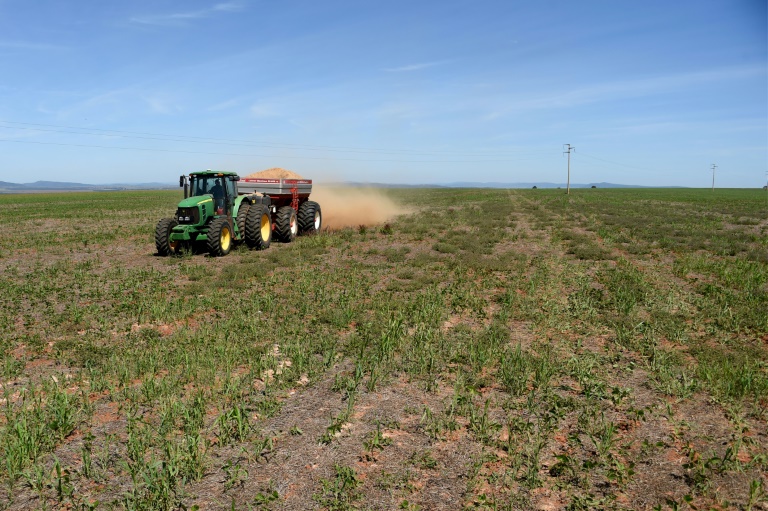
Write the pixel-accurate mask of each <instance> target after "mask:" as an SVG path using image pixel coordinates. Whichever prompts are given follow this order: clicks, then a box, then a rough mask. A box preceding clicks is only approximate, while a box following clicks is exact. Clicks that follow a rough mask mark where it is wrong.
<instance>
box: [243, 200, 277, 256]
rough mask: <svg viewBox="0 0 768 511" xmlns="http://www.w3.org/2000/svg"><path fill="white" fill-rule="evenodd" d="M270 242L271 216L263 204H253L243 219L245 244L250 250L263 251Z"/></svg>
mask: <svg viewBox="0 0 768 511" xmlns="http://www.w3.org/2000/svg"><path fill="white" fill-rule="evenodd" d="M271 241H272V216H271V215H270V214H269V208H268V207H267V206H265V205H263V204H253V205H251V207H250V209H249V210H248V217H247V218H246V219H245V242H246V243H247V244H248V246H249V247H250V248H253V249H256V250H264V249H265V248H269V243H270V242H271Z"/></svg>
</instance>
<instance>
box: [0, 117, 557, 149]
mask: <svg viewBox="0 0 768 511" xmlns="http://www.w3.org/2000/svg"><path fill="white" fill-rule="evenodd" d="M0 123H2V124H10V125H11V126H3V125H2V124H0V128H5V129H23V130H31V131H41V132H50V133H66V134H72V135H89V136H96V135H101V134H109V135H110V136H114V137H120V138H134V139H140V140H158V141H165V142H195V143H205V144H214V145H232V146H243V147H270V148H274V149H300V150H304V151H324V152H345V153H361V154H397V153H404V154H406V155H448V154H450V155H463V156H473V157H474V156H480V157H487V156H502V155H503V156H508V155H518V154H548V152H547V153H545V152H543V151H519V152H516V151H502V152H499V151H493V152H459V151H439V152H436V151H418V150H413V149H377V148H365V147H360V148H350V147H334V146H321V145H305V144H287V143H282V142H261V141H249V140H238V139H226V138H210V137H197V136H189V135H168V134H162V133H147V132H137V131H123V130H109V129H101V128H81V127H77V126H60V125H55V124H40V123H28V122H16V121H0ZM17 125H18V126H17ZM39 126H42V127H39ZM71 130H77V131H71ZM94 132H95V133H94Z"/></svg>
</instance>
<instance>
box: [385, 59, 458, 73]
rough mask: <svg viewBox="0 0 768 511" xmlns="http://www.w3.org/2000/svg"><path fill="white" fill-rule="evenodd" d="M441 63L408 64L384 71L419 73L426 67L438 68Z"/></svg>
mask: <svg viewBox="0 0 768 511" xmlns="http://www.w3.org/2000/svg"><path fill="white" fill-rule="evenodd" d="M443 63H444V62H442V61H438V62H422V63H420V64H409V65H407V66H400V67H389V68H385V69H384V71H387V72H389V73H407V72H409V71H419V70H421V69H426V68H428V67H434V66H439V65H440V64H443Z"/></svg>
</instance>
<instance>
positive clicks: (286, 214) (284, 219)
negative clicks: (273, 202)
mask: <svg viewBox="0 0 768 511" xmlns="http://www.w3.org/2000/svg"><path fill="white" fill-rule="evenodd" d="M298 233H299V222H298V220H297V218H296V210H295V209H293V208H292V207H290V206H283V207H282V208H280V209H278V210H277V218H276V219H275V234H277V239H278V240H279V241H282V242H283V243H290V242H292V241H293V240H294V238H296V235H297V234H298Z"/></svg>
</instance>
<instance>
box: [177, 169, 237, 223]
mask: <svg viewBox="0 0 768 511" xmlns="http://www.w3.org/2000/svg"><path fill="white" fill-rule="evenodd" d="M239 179H240V178H239V177H238V176H237V175H233V174H230V173H226V174H225V173H221V172H215V173H213V172H205V173H194V174H191V175H190V176H189V183H187V182H186V176H181V180H182V183H181V184H182V186H184V191H185V194H184V197H185V198H187V197H202V196H205V195H210V196H211V198H212V199H213V206H214V215H216V216H221V215H226V216H232V208H233V207H234V204H235V199H236V198H237V181H238V180H239ZM187 191H188V193H187Z"/></svg>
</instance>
